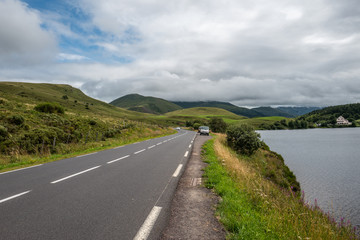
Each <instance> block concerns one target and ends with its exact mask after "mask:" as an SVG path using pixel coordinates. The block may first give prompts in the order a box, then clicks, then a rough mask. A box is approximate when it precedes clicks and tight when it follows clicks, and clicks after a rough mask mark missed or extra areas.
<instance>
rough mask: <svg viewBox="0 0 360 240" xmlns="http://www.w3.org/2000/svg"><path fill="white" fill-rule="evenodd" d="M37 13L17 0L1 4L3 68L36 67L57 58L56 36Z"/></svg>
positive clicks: (0, 62)
mask: <svg viewBox="0 0 360 240" xmlns="http://www.w3.org/2000/svg"><path fill="white" fill-rule="evenodd" d="M41 24H42V22H41V20H40V18H39V16H38V14H37V12H36V11H33V10H30V9H29V8H27V6H26V5H25V4H23V3H22V2H19V1H16V0H3V1H0V67H14V66H23V65H34V64H35V65H36V64H40V63H44V62H49V61H52V60H53V59H54V57H55V56H56V51H57V48H56V40H55V38H54V36H53V35H52V34H51V33H49V32H47V31H45V30H43V29H42V28H41V27H40V25H41Z"/></svg>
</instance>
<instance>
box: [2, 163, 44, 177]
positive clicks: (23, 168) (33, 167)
mask: <svg viewBox="0 0 360 240" xmlns="http://www.w3.org/2000/svg"><path fill="white" fill-rule="evenodd" d="M41 165H42V164H38V165H35V166H30V167H26V168H19V169H15V170H12V171H7V172H2V173H0V175H2V174H7V173H12V172H17V171H21V170H25V169H28V168H34V167H38V166H41Z"/></svg>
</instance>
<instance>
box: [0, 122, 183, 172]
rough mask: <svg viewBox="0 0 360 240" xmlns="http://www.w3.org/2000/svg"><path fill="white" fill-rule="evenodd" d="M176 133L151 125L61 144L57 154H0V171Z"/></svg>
mask: <svg viewBox="0 0 360 240" xmlns="http://www.w3.org/2000/svg"><path fill="white" fill-rule="evenodd" d="M175 132H176V131H175V130H173V129H170V128H158V127H154V126H153V127H152V126H151V125H143V126H137V127H134V128H131V129H128V130H127V131H124V132H123V133H122V134H121V135H118V136H115V137H114V138H108V139H106V140H104V141H98V142H88V143H84V142H80V143H70V144H60V146H57V152H56V153H55V154H54V153H53V154H52V153H51V150H50V147H48V146H47V147H46V148H45V151H44V153H40V152H37V153H35V154H31V155H30V154H24V153H21V152H14V153H13V154H12V155H10V156H9V155H3V154H0V171H4V170H5V171H7V170H12V169H16V168H20V167H27V166H31V165H36V164H41V163H46V162H51V161H56V160H59V159H64V158H69V157H74V156H78V155H81V154H85V153H91V152H95V151H100V150H105V149H110V148H113V147H117V146H122V145H126V144H130V143H134V142H138V141H143V140H147V139H150V138H155V137H162V136H165V135H170V134H173V133H175Z"/></svg>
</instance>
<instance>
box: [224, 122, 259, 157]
mask: <svg viewBox="0 0 360 240" xmlns="http://www.w3.org/2000/svg"><path fill="white" fill-rule="evenodd" d="M226 134H227V137H226V140H227V143H228V145H229V146H230V147H231V148H232V149H234V150H235V151H237V152H238V153H241V154H245V155H249V156H250V155H252V154H253V153H254V152H255V151H256V150H257V149H258V148H260V147H261V146H262V144H261V141H260V134H258V133H256V132H255V131H254V129H253V128H252V127H251V126H249V125H246V124H242V125H238V126H231V127H230V128H229V129H228V131H227V132H226Z"/></svg>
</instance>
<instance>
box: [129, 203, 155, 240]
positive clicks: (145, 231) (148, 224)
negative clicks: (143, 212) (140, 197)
mask: <svg viewBox="0 0 360 240" xmlns="http://www.w3.org/2000/svg"><path fill="white" fill-rule="evenodd" d="M161 209H162V207H158V206H154V207H153V209H152V210H151V212H150V213H149V215H148V216H147V218H146V219H145V222H144V223H143V225H142V226H141V228H140V229H139V231H138V232H137V234H136V236H135V237H134V240H146V239H147V238H148V237H149V234H150V232H151V230H152V229H153V227H154V224H155V222H156V220H157V218H158V217H159V215H160V212H161Z"/></svg>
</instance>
